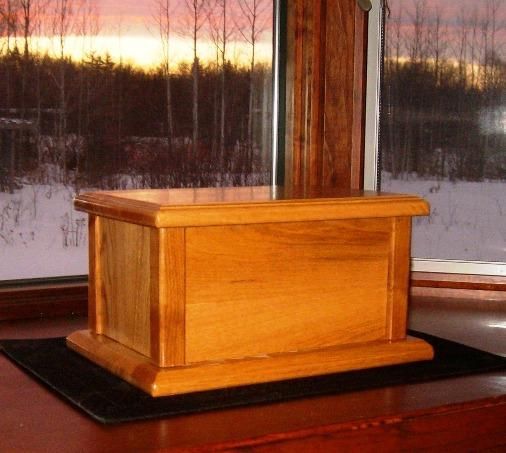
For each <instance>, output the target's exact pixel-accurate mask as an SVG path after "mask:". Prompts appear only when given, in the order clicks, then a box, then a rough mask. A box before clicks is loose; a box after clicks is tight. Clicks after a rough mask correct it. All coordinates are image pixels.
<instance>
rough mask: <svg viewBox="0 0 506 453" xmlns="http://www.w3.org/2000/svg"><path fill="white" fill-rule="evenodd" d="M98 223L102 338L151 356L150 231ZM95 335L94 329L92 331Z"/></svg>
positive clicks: (128, 226) (133, 226) (113, 223)
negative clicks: (103, 336) (107, 337)
mask: <svg viewBox="0 0 506 453" xmlns="http://www.w3.org/2000/svg"><path fill="white" fill-rule="evenodd" d="M97 221H100V230H99V231H100V232H99V236H100V244H101V247H100V255H99V256H100V259H98V257H91V258H92V259H93V258H95V260H96V262H97V263H99V264H98V265H99V266H100V267H101V272H100V273H99V274H98V275H95V279H96V280H100V281H101V289H102V291H101V294H100V302H99V304H100V305H101V306H102V307H103V308H102V312H103V319H102V320H101V321H100V322H99V323H100V325H101V326H102V330H103V333H104V335H107V336H109V337H110V338H113V339H114V340H116V341H118V342H120V343H122V344H124V345H125V346H127V347H129V348H132V349H133V350H135V351H137V352H139V353H141V354H144V355H146V356H150V354H151V343H150V338H151V337H150V333H149V332H150V296H151V291H150V272H149V269H150V264H151V260H150V244H151V237H150V235H151V234H152V232H153V231H154V230H153V229H152V228H149V227H144V226H139V225H134V224H131V223H126V222H119V221H116V220H110V219H106V218H99V219H97ZM94 331H95V329H94Z"/></svg>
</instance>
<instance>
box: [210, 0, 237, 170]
mask: <svg viewBox="0 0 506 453" xmlns="http://www.w3.org/2000/svg"><path fill="white" fill-rule="evenodd" d="M228 12H229V11H228V2H227V0H215V3H214V4H212V5H211V6H210V8H209V15H208V17H209V25H210V27H209V30H210V34H211V39H212V41H213V43H214V46H215V48H216V54H217V62H218V64H219V69H220V121H219V125H220V140H219V150H220V158H221V163H222V168H224V166H225V163H226V156H225V117H226V116H225V114H226V90H225V85H226V80H227V78H226V63H227V56H228V55H227V45H228V42H229V39H230V38H231V37H232V35H233V28H232V27H230V24H229V21H230V20H229V17H228Z"/></svg>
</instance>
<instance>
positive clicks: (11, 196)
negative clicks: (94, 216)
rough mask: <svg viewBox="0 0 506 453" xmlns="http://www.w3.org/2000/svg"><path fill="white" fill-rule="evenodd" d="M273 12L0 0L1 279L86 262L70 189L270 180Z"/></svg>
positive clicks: (81, 223)
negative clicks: (0, 0) (1, 0)
mask: <svg viewBox="0 0 506 453" xmlns="http://www.w3.org/2000/svg"><path fill="white" fill-rule="evenodd" d="M211 5H212V6H211ZM273 9H274V8H273V2H272V1H271V0H236V1H234V2H227V1H226V0H217V1H215V2H210V1H207V0H196V1H178V0H141V1H134V0H129V1H118V0H101V1H98V0H81V1H77V2H76V1H71V0H48V1H42V0H41V1H39V0H6V1H3V2H0V256H1V259H0V280H14V279H29V278H41V277H49V276H51V277H54V276H65V275H79V274H86V273H87V258H86V256H87V226H86V218H85V215H82V214H80V213H78V212H75V211H74V210H73V207H72V199H73V196H74V195H75V194H76V193H79V192H82V191H88V190H97V189H99V190H113V189H127V188H160V187H189V186H210V185H213V186H214V185H264V184H269V183H270V182H271V179H272V177H271V176H272V175H273V171H272V165H273V160H275V159H273V157H272V156H273V143H274V142H275V140H273V126H272V125H273V119H275V118H273V106H277V103H276V102H275V101H277V100H273V96H275V94H276V92H275V91H273V83H272V81H273V77H272V72H273V45H272V42H273V32H274V30H275V27H274V19H273ZM276 80H277V78H276ZM274 130H275V131H277V127H275V128H274Z"/></svg>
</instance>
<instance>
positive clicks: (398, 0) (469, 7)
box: [0, 0, 506, 67]
mask: <svg viewBox="0 0 506 453" xmlns="http://www.w3.org/2000/svg"><path fill="white" fill-rule="evenodd" d="M53 1H54V0H53ZM83 1H85V2H88V5H90V4H91V5H96V9H97V16H98V24H99V25H98V30H99V32H98V35H97V36H95V37H94V38H93V39H89V38H88V39H86V40H85V41H84V42H83V40H82V38H77V37H75V36H74V37H72V36H70V37H69V38H68V39H67V43H66V52H67V53H69V54H71V55H72V56H73V57H74V58H75V59H80V58H82V57H83V55H85V54H87V53H90V51H92V50H93V51H94V52H95V53H99V54H105V53H108V54H109V55H110V56H111V57H112V58H113V59H114V60H115V61H117V62H119V61H120V60H121V61H123V62H126V63H132V64H134V65H139V66H144V67H153V66H156V65H158V64H159V63H160V59H161V55H162V53H163V52H162V46H161V41H160V38H159V35H158V28H157V25H156V21H155V19H154V16H155V15H156V12H157V2H158V1H159V0H83ZM494 1H496V2H497V1H498V3H499V4H500V5H501V8H500V11H499V17H498V18H497V24H498V27H499V30H498V33H497V37H498V39H499V41H500V42H501V43H502V44H501V46H500V48H501V51H502V53H503V54H504V53H505V52H506V49H505V47H506V45H505V44H504V43H505V42H506V1H505V0H460V1H458V2H448V1H445V0H425V5H426V14H427V19H428V20H427V23H428V24H430V21H431V20H433V18H434V17H435V12H436V10H437V11H438V12H439V14H440V16H441V18H442V19H443V21H442V22H443V24H442V25H443V27H444V28H445V30H446V32H447V36H448V38H447V39H448V40H450V41H451V40H455V36H456V35H457V33H456V30H457V28H458V26H459V17H462V15H463V14H471V13H472V12H473V10H474V9H475V8H477V10H478V11H479V12H481V13H483V12H484V11H485V10H486V5H487V4H491V3H490V2H494ZM264 2H265V3H264V4H265V5H266V7H267V8H266V10H265V13H264V18H263V19H264V23H265V27H264V28H265V31H264V32H263V33H262V35H261V39H260V42H259V43H258V45H257V48H256V54H257V61H259V62H263V63H269V62H270V61H271V59H272V26H273V25H272V1H271V0H264ZM416 2H421V3H423V2H424V0H389V4H390V6H391V10H392V15H393V16H395V15H396V14H397V13H398V11H399V9H402V23H403V28H404V31H405V33H404V34H405V36H409V33H410V31H411V29H412V26H411V23H412V17H413V11H414V4H415V3H416ZM76 3H77V0H76ZM228 5H229V8H230V10H229V17H230V18H231V19H232V18H233V17H235V20H230V26H233V25H234V23H237V22H240V21H241V15H240V10H239V8H238V6H237V0H230V1H229V2H228ZM171 8H172V19H171V20H172V24H171V28H172V39H171V43H170V49H171V50H170V51H171V60H172V66H173V67H176V66H177V65H178V64H179V63H180V62H181V61H184V60H186V61H191V59H192V44H191V41H190V38H189V36H187V35H185V34H184V33H182V30H188V28H189V27H188V25H186V26H185V25H184V24H185V21H184V17H186V16H187V14H188V11H187V10H186V8H185V1H184V0H171ZM48 14H51V7H50V8H48ZM429 26H430V25H429ZM43 34H45V35H48V34H49V33H48V32H47V31H46V32H45V33H43ZM452 36H453V37H452ZM0 39H1V38H0ZM33 43H34V44H33V46H32V47H33V48H37V49H39V50H42V51H46V50H47V51H49V52H56V51H55V49H57V47H58V45H57V44H55V42H54V41H53V42H52V41H51V39H49V38H47V37H46V38H40V39H36V38H35V37H34V39H33ZM450 44H453V43H450ZM198 49H199V57H200V59H201V60H202V61H209V60H214V58H215V48H214V46H213V45H212V44H211V43H210V41H209V33H208V30H206V29H205V28H203V29H202V30H201V32H200V42H199V46H198ZM250 52H251V47H250V46H249V45H248V44H246V43H245V42H244V40H243V39H242V37H241V36H240V34H239V33H236V35H235V37H232V38H231V39H230V42H229V47H228V55H227V58H228V59H229V60H231V61H234V62H240V63H244V64H247V62H248V60H249V55H250Z"/></svg>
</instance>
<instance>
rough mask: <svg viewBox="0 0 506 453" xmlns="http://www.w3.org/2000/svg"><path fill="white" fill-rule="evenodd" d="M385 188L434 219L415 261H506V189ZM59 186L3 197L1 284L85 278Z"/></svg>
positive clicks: (78, 230) (489, 185) (78, 228)
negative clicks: (423, 206) (416, 198)
mask: <svg viewBox="0 0 506 453" xmlns="http://www.w3.org/2000/svg"><path fill="white" fill-rule="evenodd" d="M382 190H383V191H388V192H401V193H416V194H419V195H422V196H423V197H425V198H426V199H427V200H428V201H429V202H430V204H431V216H430V217H420V218H416V219H414V223H413V225H414V235H413V252H412V254H413V256H415V257H418V258H445V259H457V260H473V261H500V262H506V183H504V182H492V181H490V182H485V183H474V182H456V183H452V182H448V181H434V180H432V181H431V180H417V179H414V178H413V179H408V180H393V179H391V178H390V176H389V175H388V174H384V175H383V181H382ZM73 196H74V194H73V191H72V189H71V188H69V187H66V186H64V185H61V184H60V185H28V184H27V185H24V186H23V187H22V189H20V190H17V191H15V193H14V194H7V193H2V192H0V280H13V279H20V278H41V277H49V276H51V277H55V276H65V275H82V274H87V273H88V264H87V261H88V260H87V253H88V250H87V237H86V236H87V224H86V222H87V219H86V217H87V216H86V215H85V214H83V213H79V212H76V211H74V210H73V208H72V199H73Z"/></svg>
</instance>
